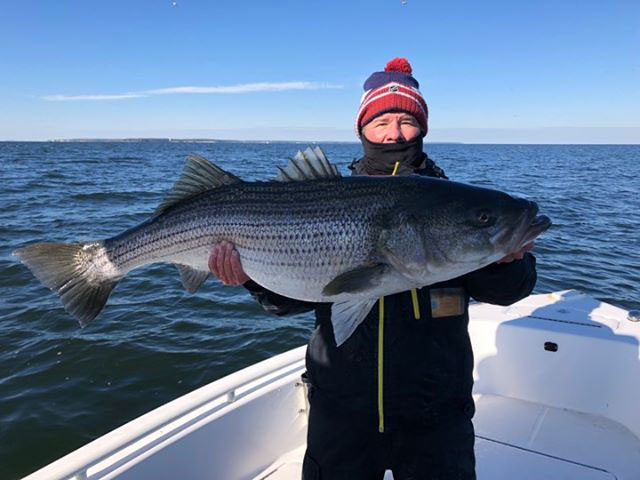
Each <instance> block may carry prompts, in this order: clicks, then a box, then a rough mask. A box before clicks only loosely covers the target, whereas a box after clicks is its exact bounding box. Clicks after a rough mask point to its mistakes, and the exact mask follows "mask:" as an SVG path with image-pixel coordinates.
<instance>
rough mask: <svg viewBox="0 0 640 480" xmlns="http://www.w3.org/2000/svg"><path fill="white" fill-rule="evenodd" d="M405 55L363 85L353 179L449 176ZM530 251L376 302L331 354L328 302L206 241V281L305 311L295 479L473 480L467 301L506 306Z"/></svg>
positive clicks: (521, 292)
mask: <svg viewBox="0 0 640 480" xmlns="http://www.w3.org/2000/svg"><path fill="white" fill-rule="evenodd" d="M411 73H412V70H411V66H410V65H409V63H408V62H407V61H406V60H405V59H394V60H392V61H391V62H389V63H388V64H387V67H386V68H385V71H384V72H375V73H373V74H372V75H371V76H370V77H369V78H368V79H367V81H366V82H365V84H364V89H365V94H364V95H363V97H362V100H361V103H360V109H359V111H358V115H357V120H356V130H357V133H358V135H359V136H360V139H361V141H362V145H363V149H364V157H363V158H362V159H360V160H359V161H357V162H354V163H353V164H352V165H351V166H350V168H351V169H352V170H353V172H354V174H356V175H390V174H396V175H405V174H419V175H426V176H431V177H440V178H445V179H446V178H447V177H446V176H445V174H444V172H443V171H442V170H441V169H440V168H438V167H437V166H436V165H435V164H434V163H433V161H431V159H429V157H428V156H427V155H426V154H425V153H423V150H422V149H423V137H424V136H425V135H426V134H427V131H428V123H427V121H428V110H427V105H426V103H425V101H424V98H423V97H422V94H421V93H420V91H419V90H418V88H419V85H418V82H417V81H416V79H415V78H413V76H412V75H411ZM531 248H532V245H528V246H526V247H524V248H523V249H522V250H520V251H517V252H512V253H511V254H510V255H508V256H507V257H505V258H504V259H502V260H501V261H500V262H498V263H496V264H493V265H489V266H488V267H485V268H483V269H481V270H478V271H475V272H472V273H469V274H467V275H464V276H462V277H459V278H455V279H453V280H449V281H446V282H442V283H439V284H435V285H431V286H428V287H424V288H421V289H416V290H412V291H409V292H403V293H399V294H396V295H390V296H387V297H384V298H383V299H380V300H379V301H378V304H376V306H374V307H373V308H372V310H371V312H370V313H369V315H368V316H367V318H366V319H365V320H364V321H363V322H362V323H361V324H360V325H359V326H358V328H357V329H356V330H355V332H354V333H353V334H352V335H351V337H349V339H348V340H347V341H346V342H345V343H344V344H342V345H341V346H340V347H337V346H336V343H335V339H334V337H333V329H332V325H331V321H330V319H331V310H330V305H327V304H313V303H308V302H302V301H299V300H293V299H289V298H285V297H283V296H281V295H277V294H275V293H273V292H270V291H268V290H266V289H264V288H262V287H261V286H260V285H258V284H256V283H255V282H253V281H251V280H250V279H249V277H248V276H247V275H246V274H245V273H244V271H243V270H242V266H241V264H240V260H239V257H238V253H237V252H236V251H235V249H234V248H233V245H231V244H229V243H222V244H219V245H216V246H215V247H214V249H213V252H212V255H211V258H210V262H209V265H210V268H211V271H212V273H213V274H214V275H215V276H217V277H218V278H220V279H221V280H222V281H223V282H224V283H225V284H231V285H244V286H245V288H247V290H249V292H250V293H251V294H252V295H253V296H254V297H255V298H256V300H257V301H258V302H260V304H261V305H262V306H263V307H264V308H265V309H266V310H268V311H270V312H272V313H274V314H276V315H288V314H294V313H300V312H304V311H310V310H315V314H316V328H315V331H314V332H313V335H312V337H311V340H310V342H309V347H308V349H307V373H308V380H309V402H310V405H311V408H310V412H309V430H308V439H307V440H308V441H307V452H306V454H305V459H304V465H303V479H304V480H318V479H322V480H341V479H345V480H346V479H349V480H360V479H361V480H374V479H375V480H378V479H382V478H383V476H384V471H385V470H386V469H391V470H392V471H393V475H394V479H395V480H409V479H416V480H417V479H443V480H444V479H446V480H454V479H461V480H469V479H475V457H474V451H473V446H474V431H473V424H472V422H471V418H472V416H473V413H474V411H475V409H474V404H473V399H472V396H471V390H472V385H473V378H472V370H473V353H472V351H471V343H470V339H469V334H468V331H467V327H468V322H469V315H468V305H469V299H470V297H473V298H474V299H476V300H478V301H482V302H489V303H494V304H499V305H508V304H511V303H513V302H515V301H517V300H520V299H521V298H524V297H525V296H527V295H529V294H530V293H531V291H532V289H533V286H534V285H535V282H536V270H535V258H534V257H533V256H532V255H531V254H530V253H527V251H528V250H530V249H531Z"/></svg>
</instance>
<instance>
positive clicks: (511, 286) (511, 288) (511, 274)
mask: <svg viewBox="0 0 640 480" xmlns="http://www.w3.org/2000/svg"><path fill="white" fill-rule="evenodd" d="M532 248H533V245H531V246H529V245H527V246H526V247H525V248H523V249H522V250H521V251H519V252H515V253H513V254H511V255H508V256H507V257H505V258H503V259H502V260H501V261H500V262H497V263H494V264H491V265H488V266H486V267H484V268H481V269H480V270H476V271H475V272H471V273H468V274H467V275H465V277H464V279H465V284H466V287H467V291H468V292H469V295H471V296H472V297H473V298H474V299H476V300H478V301H479V302H486V303H491V304H494V305H511V304H512V303H515V302H517V301H518V300H521V299H523V298H524V297H526V296H528V295H529V294H531V292H532V291H533V287H534V286H535V284H536V280H537V279H538V275H537V273H536V257H534V256H533V255H531V253H529V252H528V251H529V250H531V249H532Z"/></svg>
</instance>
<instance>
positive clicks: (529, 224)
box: [514, 202, 551, 250]
mask: <svg viewBox="0 0 640 480" xmlns="http://www.w3.org/2000/svg"><path fill="white" fill-rule="evenodd" d="M528 203H529V206H528V208H527V209H526V210H525V211H524V212H523V214H522V221H521V223H520V226H519V227H518V228H517V230H516V232H514V238H516V239H518V241H517V242H516V243H515V245H514V250H517V249H520V248H522V247H524V246H525V245H526V244H528V243H531V242H533V241H534V240H535V239H536V238H538V237H539V236H540V235H541V234H542V233H544V232H545V231H546V230H547V229H548V228H549V227H550V226H551V219H550V218H549V217H547V216H546V215H538V204H536V203H535V202H528Z"/></svg>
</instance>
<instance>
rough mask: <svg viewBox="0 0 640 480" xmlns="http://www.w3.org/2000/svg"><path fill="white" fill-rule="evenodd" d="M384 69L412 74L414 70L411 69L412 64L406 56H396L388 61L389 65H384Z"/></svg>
mask: <svg viewBox="0 0 640 480" xmlns="http://www.w3.org/2000/svg"><path fill="white" fill-rule="evenodd" d="M384 71H385V72H402V73H406V74H407V75H411V72H412V71H413V70H412V69H411V64H410V63H409V61H408V60H407V59H406V58H394V59H393V60H391V61H390V62H389V63H387V66H386V67H384Z"/></svg>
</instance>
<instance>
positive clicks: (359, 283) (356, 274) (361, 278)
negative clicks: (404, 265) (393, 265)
mask: <svg viewBox="0 0 640 480" xmlns="http://www.w3.org/2000/svg"><path fill="white" fill-rule="evenodd" d="M388 268H389V267H388V266H387V265H384V264H381V263H380V264H377V265H371V266H366V267H358V268H355V269H353V270H349V271H348V272H345V273H341V274H340V275H338V276H337V277H336V278H334V279H333V280H331V281H330V282H329V283H327V284H326V285H325V287H324V288H323V289H322V294H323V295H327V296H333V295H338V294H340V293H362V292H366V291H367V290H370V289H372V288H374V287H376V286H378V285H379V284H380V279H381V278H382V276H383V275H384V273H385V272H386V271H387V269H388Z"/></svg>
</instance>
